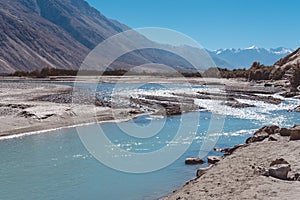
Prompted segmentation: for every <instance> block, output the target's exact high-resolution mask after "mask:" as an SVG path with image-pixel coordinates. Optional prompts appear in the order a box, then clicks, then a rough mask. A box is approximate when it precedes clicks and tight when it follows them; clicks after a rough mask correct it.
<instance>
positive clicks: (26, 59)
mask: <svg viewBox="0 0 300 200" xmlns="http://www.w3.org/2000/svg"><path fill="white" fill-rule="evenodd" d="M128 29H129V28H128V27H127V26H125V25H123V24H121V23H119V22H117V21H114V20H111V19H108V18H106V17H105V16H103V15H102V14H101V13H100V12H99V11H97V10H96V9H94V8H92V7H91V6H89V4H88V3H87V2H85V1H84V0H13V1H11V0H1V1H0V47H1V48H0V73H1V74H3V73H11V72H13V71H15V70H22V71H31V70H34V69H40V68H44V67H54V68H63V69H77V68H79V66H80V65H81V63H82V61H83V60H84V58H85V57H86V55H87V54H88V53H89V52H90V51H91V50H92V49H93V48H94V47H95V46H96V45H98V44H99V43H100V42H102V41H103V40H105V39H106V38H108V37H110V36H112V35H115V34H117V33H120V32H123V31H124V30H128ZM136 40H137V41H136V42H139V43H143V44H149V43H150V44H151V43H153V42H152V41H150V40H148V39H147V38H145V37H143V36H141V35H139V34H137V37H136ZM100 59H101V58H100ZM146 63H160V64H165V65H168V66H171V67H175V68H180V67H181V68H182V67H183V69H187V68H189V67H191V65H190V64H189V63H188V62H187V61H185V60H184V59H182V58H180V57H179V56H176V55H174V54H172V53H170V52H165V51H162V50H154V49H145V50H137V51H134V52H132V53H128V54H126V55H124V56H122V57H120V58H119V59H117V60H116V61H115V62H114V63H113V64H112V65H111V66H110V67H111V68H114V69H121V68H122V69H128V68H130V67H133V66H136V65H143V64H146Z"/></svg>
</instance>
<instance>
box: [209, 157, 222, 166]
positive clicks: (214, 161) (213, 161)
mask: <svg viewBox="0 0 300 200" xmlns="http://www.w3.org/2000/svg"><path fill="white" fill-rule="evenodd" d="M222 159H223V158H222V156H208V157H207V162H208V163H209V164H216V163H217V162H220V161H221V160H222Z"/></svg>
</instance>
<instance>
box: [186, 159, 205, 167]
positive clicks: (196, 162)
mask: <svg viewBox="0 0 300 200" xmlns="http://www.w3.org/2000/svg"><path fill="white" fill-rule="evenodd" d="M203 163H205V162H204V160H202V159H201V158H187V159H185V164H186V165H201V164H203Z"/></svg>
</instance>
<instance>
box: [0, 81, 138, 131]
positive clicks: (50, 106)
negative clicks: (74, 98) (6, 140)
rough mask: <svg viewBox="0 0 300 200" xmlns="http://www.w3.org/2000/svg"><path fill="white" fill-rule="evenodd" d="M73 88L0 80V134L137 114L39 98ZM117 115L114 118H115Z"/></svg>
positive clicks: (122, 118) (101, 120) (127, 117)
mask: <svg viewBox="0 0 300 200" xmlns="http://www.w3.org/2000/svg"><path fill="white" fill-rule="evenodd" d="M70 90H72V88H71V87H70V86H64V85H55V84H47V83H44V84H31V83H23V82H19V83H16V82H14V83H11V82H1V83H0V121H1V123H0V124H1V130H0V136H8V135H16V134H24V133H28V132H35V131H42V130H49V129H55V128H62V127H67V126H72V125H79V124H86V123H97V122H104V121H113V120H128V119H130V118H132V117H135V116H137V115H139V114H140V113H139V112H130V111H132V109H130V110H129V109H126V108H125V109H114V110H112V109H111V108H109V107H101V106H95V105H91V104H73V103H55V102H49V101H40V100H38V99H39V98H41V97H44V96H49V95H57V94H61V93H65V92H69V91H70ZM116 116H117V117H116Z"/></svg>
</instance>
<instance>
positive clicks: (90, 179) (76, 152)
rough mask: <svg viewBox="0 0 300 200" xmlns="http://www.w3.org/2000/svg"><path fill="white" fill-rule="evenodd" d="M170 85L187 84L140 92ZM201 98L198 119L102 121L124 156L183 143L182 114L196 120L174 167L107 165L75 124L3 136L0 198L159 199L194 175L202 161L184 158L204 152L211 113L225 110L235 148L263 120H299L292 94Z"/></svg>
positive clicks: (228, 139)
mask: <svg viewBox="0 0 300 200" xmlns="http://www.w3.org/2000/svg"><path fill="white" fill-rule="evenodd" d="M112 87H113V86H112ZM105 88H107V87H105ZM151 88H153V89H151ZM192 89H205V88H203V87H198V88H192ZM141 90H142V91H141ZM170 90H171V91H172V90H186V89H184V88H178V87H177V88H176V87H175V88H172V89H170V88H169V89H164V88H163V89H157V86H153V85H149V86H147V87H146V88H139V90H138V91H136V92H145V93H147V92H148V93H154V92H155V93H161V94H163V93H164V94H165V95H168V94H169V91H170ZM132 94H134V92H132ZM240 101H241V102H244V101H245V100H240ZM196 103H198V104H199V105H201V104H205V105H206V106H207V107H208V110H206V111H200V117H199V118H198V116H199V112H191V113H186V114H183V115H181V116H171V117H167V118H153V117H152V116H147V115H145V116H141V117H139V118H137V119H134V120H132V121H129V122H122V123H118V124H116V123H104V124H101V125H100V126H101V128H102V129H103V130H104V131H105V133H106V134H107V138H109V139H110V141H111V142H112V143H111V146H108V147H107V148H114V147H115V146H117V147H118V148H120V149H123V150H125V151H124V155H119V156H126V152H134V153H147V152H152V151H155V150H158V149H161V148H163V147H164V146H165V145H175V146H176V145H180V144H178V143H172V142H170V141H172V139H173V138H174V136H175V134H176V132H177V130H178V126H179V124H180V123H181V122H182V117H185V119H188V120H190V121H195V120H197V122H198V126H197V127H196V128H195V130H196V131H195V135H193V134H192V135H193V137H194V138H193V143H192V144H191V145H190V146H189V148H188V150H187V151H186V152H185V153H184V154H183V155H182V156H180V158H179V159H178V160H176V161H175V162H174V163H173V164H171V165H170V166H168V167H166V168H164V169H161V170H159V171H155V172H151V173H145V174H129V173H124V172H119V171H116V170H114V169H111V168H109V167H107V166H105V165H103V164H102V163H101V162H99V161H98V160H96V159H95V158H94V157H93V156H92V155H91V154H90V153H89V152H88V151H87V150H86V148H85V147H84V145H83V144H82V142H81V140H80V137H79V135H78V134H77V132H76V129H75V128H67V129H62V130H56V131H51V132H47V133H43V134H36V135H30V136H25V137H19V138H13V139H2V140H1V141H0V169H1V171H0V199H10V200H12V199H97V200H99V199H107V200H117V199H125V200H127V199H128V200H135V199H137V200H140V199H157V198H159V197H161V196H164V195H167V194H168V193H170V192H172V191H173V190H174V189H176V188H178V187H180V186H181V185H183V184H184V182H185V181H187V180H189V179H191V178H193V177H195V172H196V169H197V168H198V167H199V166H185V165H184V160H185V158H186V157H196V156H197V155H199V150H200V147H201V144H202V142H203V139H204V138H205V136H206V133H207V129H208V126H209V124H210V120H211V117H212V112H213V113H218V114H220V115H226V119H225V123H224V127H223V131H222V134H221V135H220V137H219V140H218V142H217V146H218V147H231V146H233V145H235V144H239V143H244V141H245V139H246V138H248V137H249V136H250V135H251V134H252V133H253V132H254V131H255V130H256V129H258V128H260V127H261V126H263V125H271V124H278V125H281V126H292V125H293V124H296V123H298V124H299V123H300V115H299V113H295V112H291V113H290V112H287V111H286V110H287V109H288V108H291V107H293V106H294V105H297V103H298V102H297V100H293V99H291V100H286V101H284V102H283V103H282V104H280V105H276V106H275V105H270V104H266V103H257V102H248V101H247V102H245V103H251V104H254V103H256V106H257V107H254V108H244V109H234V108H224V107H219V104H218V102H217V101H202V100H199V101H198V102H196ZM162 121H163V122H164V123H165V124H164V128H163V129H161V131H159V132H158V133H157V134H155V135H154V136H153V137H150V138H138V137H132V136H128V135H127V134H126V133H124V131H122V130H121V129H120V128H119V125H120V124H123V125H125V126H126V125H131V124H135V125H137V126H139V127H143V126H144V127H147V126H148V125H149V124H152V125H154V126H155V124H160V122H162ZM87 130H88V129H87ZM132 131H134V130H132ZM139 134H140V135H142V134H143V133H142V132H137V133H135V135H139ZM189 136H191V135H189ZM188 139H189V138H182V140H181V141H182V143H184V142H185V141H187V140H188ZM216 154H218V153H216V152H213V151H211V152H209V154H208V155H216ZM111 156H114V155H111ZM162 156H163V155H162ZM153 162H156V161H155V160H153Z"/></svg>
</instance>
